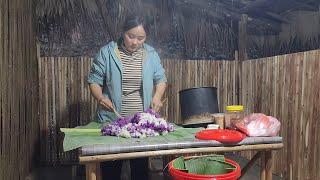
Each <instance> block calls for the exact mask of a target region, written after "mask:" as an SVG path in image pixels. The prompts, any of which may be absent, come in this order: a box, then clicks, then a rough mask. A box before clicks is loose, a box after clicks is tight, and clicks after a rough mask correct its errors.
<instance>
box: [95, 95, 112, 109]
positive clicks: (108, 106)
mask: <svg viewBox="0 0 320 180" xmlns="http://www.w3.org/2000/svg"><path fill="white" fill-rule="evenodd" d="M98 104H99V105H101V106H102V107H104V108H105V109H106V110H108V111H112V112H113V111H114V107H113V104H112V102H111V101H110V100H109V99H108V98H106V97H102V98H100V99H99V100H98Z"/></svg>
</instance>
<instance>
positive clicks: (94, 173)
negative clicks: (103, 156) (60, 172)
mask: <svg viewBox="0 0 320 180" xmlns="http://www.w3.org/2000/svg"><path fill="white" fill-rule="evenodd" d="M86 180H101V170H100V163H99V162H95V163H88V164H86Z"/></svg>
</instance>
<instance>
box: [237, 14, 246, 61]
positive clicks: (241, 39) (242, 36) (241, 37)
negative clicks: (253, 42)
mask: <svg viewBox="0 0 320 180" xmlns="http://www.w3.org/2000/svg"><path fill="white" fill-rule="evenodd" d="M247 22H248V15H246V14H242V16H241V20H240V22H239V32H238V50H239V60H240V61H243V60H246V59H248V54H247V45H248V33H247Z"/></svg>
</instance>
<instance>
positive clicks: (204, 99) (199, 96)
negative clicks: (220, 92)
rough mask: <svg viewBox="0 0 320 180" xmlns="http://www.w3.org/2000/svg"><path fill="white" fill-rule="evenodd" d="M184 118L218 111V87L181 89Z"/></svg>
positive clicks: (180, 96)
mask: <svg viewBox="0 0 320 180" xmlns="http://www.w3.org/2000/svg"><path fill="white" fill-rule="evenodd" d="M179 98H180V108H181V117H182V120H186V119H188V118H190V117H192V116H194V115H201V114H205V113H210V114H213V113H218V112H219V107H218V99H217V88H216V87H199V88H190V89H184V90H181V91H179Z"/></svg>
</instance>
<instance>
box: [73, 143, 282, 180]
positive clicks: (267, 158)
mask: <svg viewBox="0 0 320 180" xmlns="http://www.w3.org/2000/svg"><path fill="white" fill-rule="evenodd" d="M282 147H283V143H282V142H275V143H270V142H268V143H259V144H235V145H228V146H223V145H222V146H221V145H220V146H214V147H212V146H210V147H191V148H177V149H162V150H151V151H147V150H146V151H139V152H123V153H113V154H97V155H85V156H84V155H81V154H80V155H79V162H80V164H84V165H85V167H86V179H87V180H100V179H101V173H100V162H104V161H112V160H122V159H134V158H141V157H152V156H165V155H179V154H192V153H218V152H238V151H250V150H256V151H257V154H256V155H255V156H254V157H253V158H252V159H251V160H250V161H249V162H248V164H247V165H246V166H245V167H243V168H242V170H241V174H245V173H246V171H247V170H248V169H249V168H250V167H251V166H252V165H253V164H254V162H255V161H256V160H257V159H259V158H261V163H262V164H261V172H260V179H261V180H270V179H272V150H277V149H280V148H282Z"/></svg>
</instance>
